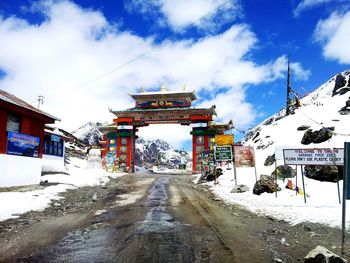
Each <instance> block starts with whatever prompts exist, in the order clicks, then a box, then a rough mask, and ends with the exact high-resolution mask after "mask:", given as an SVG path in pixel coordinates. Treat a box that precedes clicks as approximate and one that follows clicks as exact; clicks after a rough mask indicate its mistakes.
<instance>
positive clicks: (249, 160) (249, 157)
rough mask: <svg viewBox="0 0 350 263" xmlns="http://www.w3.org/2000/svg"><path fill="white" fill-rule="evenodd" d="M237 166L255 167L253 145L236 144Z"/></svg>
mask: <svg viewBox="0 0 350 263" xmlns="http://www.w3.org/2000/svg"><path fill="white" fill-rule="evenodd" d="M234 156H235V167H255V156H254V148H253V147H251V146H235V147H234Z"/></svg>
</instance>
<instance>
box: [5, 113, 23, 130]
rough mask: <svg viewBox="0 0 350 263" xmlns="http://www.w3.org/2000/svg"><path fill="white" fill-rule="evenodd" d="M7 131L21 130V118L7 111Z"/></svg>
mask: <svg viewBox="0 0 350 263" xmlns="http://www.w3.org/2000/svg"><path fill="white" fill-rule="evenodd" d="M7 131H10V132H20V131H21V118H20V117H19V116H18V115H16V114H14V113H11V112H9V113H8V117H7Z"/></svg>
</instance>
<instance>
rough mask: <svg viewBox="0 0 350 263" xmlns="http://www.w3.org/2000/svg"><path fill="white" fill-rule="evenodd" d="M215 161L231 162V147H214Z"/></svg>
mask: <svg viewBox="0 0 350 263" xmlns="http://www.w3.org/2000/svg"><path fill="white" fill-rule="evenodd" d="M215 160H216V161H232V147H231V145H225V146H216V147H215Z"/></svg>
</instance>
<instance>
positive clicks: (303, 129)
mask: <svg viewBox="0 0 350 263" xmlns="http://www.w3.org/2000/svg"><path fill="white" fill-rule="evenodd" d="M309 128H310V126H309V125H301V126H299V127H298V128H297V131H305V130H307V129H309Z"/></svg>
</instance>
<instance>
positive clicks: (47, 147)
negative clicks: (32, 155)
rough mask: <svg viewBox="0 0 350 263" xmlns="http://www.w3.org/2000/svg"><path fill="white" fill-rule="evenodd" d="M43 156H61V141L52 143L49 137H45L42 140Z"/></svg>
mask: <svg viewBox="0 0 350 263" xmlns="http://www.w3.org/2000/svg"><path fill="white" fill-rule="evenodd" d="M44 154H47V155H53V156H60V157H62V156H63V141H62V140H60V141H59V142H56V141H52V140H51V138H50V137H48V136H45V140H44Z"/></svg>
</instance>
